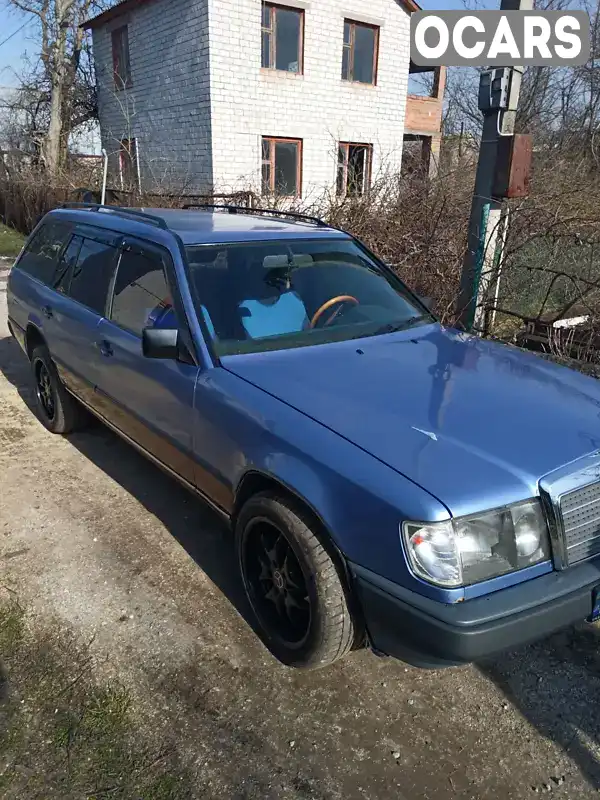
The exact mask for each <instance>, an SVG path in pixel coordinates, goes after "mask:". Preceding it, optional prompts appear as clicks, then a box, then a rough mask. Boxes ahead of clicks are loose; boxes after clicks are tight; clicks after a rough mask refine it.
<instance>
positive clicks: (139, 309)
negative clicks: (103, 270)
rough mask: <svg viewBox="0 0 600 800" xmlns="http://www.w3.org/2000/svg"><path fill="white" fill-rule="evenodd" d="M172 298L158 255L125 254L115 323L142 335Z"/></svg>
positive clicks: (117, 283)
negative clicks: (158, 310)
mask: <svg viewBox="0 0 600 800" xmlns="http://www.w3.org/2000/svg"><path fill="white" fill-rule="evenodd" d="M170 296H171V293H170V291H169V287H168V285H167V281H166V278H165V273H164V270H163V266H162V263H161V261H160V259H159V258H158V257H157V256H154V255H153V254H150V253H147V254H146V253H141V252H136V251H131V250H130V251H126V252H124V253H123V255H122V256H121V262H120V264H119V271H118V272H117V279H116V281H115V291H114V297H113V303H112V313H111V319H112V320H113V322H116V323H117V325H120V326H121V327H122V328H126V329H127V330H129V331H132V333H136V334H138V336H141V335H142V331H143V330H144V328H147V327H149V326H150V325H151V324H152V320H153V319H154V317H155V316H156V312H157V309H161V308H164V307H166V306H168V305H170V304H171V301H170Z"/></svg>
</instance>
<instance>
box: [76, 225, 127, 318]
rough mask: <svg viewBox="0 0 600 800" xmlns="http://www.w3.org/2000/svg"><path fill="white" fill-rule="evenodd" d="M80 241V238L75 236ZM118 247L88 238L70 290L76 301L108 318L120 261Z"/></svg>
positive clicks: (83, 244)
mask: <svg viewBox="0 0 600 800" xmlns="http://www.w3.org/2000/svg"><path fill="white" fill-rule="evenodd" d="M74 238H77V237H74ZM117 252H118V251H117V248H116V247H112V245H110V244H105V243H104V242H97V241H95V240H94V239H84V240H83V243H82V245H81V250H80V251H79V257H78V258H77V263H76V264H75V265H74V266H73V268H72V270H71V278H70V280H69V285H68V288H66V287H63V288H64V291H65V292H66V293H68V294H69V295H70V296H71V297H72V298H73V300H77V302H78V303H81V304H82V305H84V306H87V307H88V308H90V309H91V310H92V311H96V312H97V313H98V314H100V315H104V310H105V308H106V298H107V297H108V289H109V286H110V282H111V280H112V277H113V274H114V271H115V265H116V260H117Z"/></svg>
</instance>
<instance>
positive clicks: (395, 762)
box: [0, 263, 600, 800]
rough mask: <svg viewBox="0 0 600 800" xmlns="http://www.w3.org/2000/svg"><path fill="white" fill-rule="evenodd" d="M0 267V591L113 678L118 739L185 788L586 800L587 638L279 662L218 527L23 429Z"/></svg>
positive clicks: (95, 450) (169, 497) (593, 756)
mask: <svg viewBox="0 0 600 800" xmlns="http://www.w3.org/2000/svg"><path fill="white" fill-rule="evenodd" d="M7 272H8V264H7V263H4V264H0V587H4V590H5V591H6V590H10V593H11V595H14V594H16V596H17V597H18V600H19V603H20V604H21V605H22V606H23V607H25V608H27V609H31V613H33V614H34V615H35V616H36V618H38V619H39V620H42V622H43V621H44V620H47V623H48V626H49V628H48V629H49V630H54V629H57V628H56V626H58V627H59V628H60V630H61V631H62V633H61V634H60V635H61V636H63V635H67V636H68V637H71V640H72V641H73V642H74V643H79V644H76V645H74V646H77V647H78V646H79V645H81V646H82V647H83V646H85V647H86V648H89V651H90V652H91V653H92V654H93V655H94V658H95V659H96V662H97V664H98V670H99V672H100V674H101V677H102V679H103V680H104V679H105V680H107V681H108V680H118V681H119V684H120V685H123V686H125V687H127V690H128V691H129V692H130V693H131V698H132V700H131V713H132V714H133V717H134V719H135V724H136V735H137V736H138V737H139V738H140V740H142V739H148V740H153V741H159V740H161V739H164V740H165V741H167V740H168V741H169V742H170V743H171V744H172V746H173V747H174V748H175V750H176V755H177V759H178V764H180V765H181V769H183V770H185V772H186V775H187V776H189V777H190V784H189V785H190V787H191V788H190V789H189V792H190V796H192V797H198V798H240V799H241V798H260V799H261V800H263V799H265V800H267V799H268V800H270V799H271V798H273V799H275V798H277V799H279V798H282V799H287V798H294V799H298V800H300V799H302V800H305V799H307V798H318V800H334V799H337V798H340V799H341V798H344V800H353V799H354V798H388V797H389V798H392V797H393V798H397V800H403V799H404V798H405V799H406V800H418V799H420V798H490V799H492V798H502V800H507V799H508V798H527V797H529V796H535V795H537V794H550V793H551V794H552V795H553V796H556V797H558V798H588V797H597V796H598V792H599V791H600V748H599V738H598V737H599V732H600V714H599V713H598V709H599V707H600V706H599V700H600V656H599V653H598V645H599V639H598V636H599V631H598V629H597V628H595V627H591V626H582V627H581V628H580V629H578V630H576V631H570V632H567V633H563V634H560V635H557V636H554V637H552V638H551V639H550V640H547V641H545V642H543V643H541V644H539V645H536V646H533V647H530V648H527V649H524V650H521V651H519V652H515V653H510V654H507V655H504V656H502V657H499V658H495V659H493V660H490V661H489V662H488V663H485V664H480V665H477V666H472V667H465V668H461V669H453V670H446V671H420V670H416V669H413V668H410V667H406V666H405V665H404V664H402V663H400V662H396V661H393V660H390V659H380V658H377V657H375V656H373V655H371V654H370V653H368V652H358V653H355V654H353V655H352V656H351V657H350V658H348V659H346V660H345V661H343V662H341V663H340V664H338V665H336V666H334V667H333V668H330V669H329V670H327V671H323V672H313V673H298V672H295V671H292V670H290V669H286V668H284V667H282V666H280V665H279V664H278V663H276V662H275V661H274V660H273V658H272V657H271V656H270V655H269V654H268V653H267V652H266V651H265V649H264V648H263V646H262V645H261V643H260V641H259V640H258V638H257V637H256V635H255V634H254V632H253V630H252V628H251V626H250V624H249V623H248V621H247V618H248V616H249V615H248V610H247V607H246V605H245V603H244V601H243V597H242V596H241V594H240V588H239V582H238V578H237V574H236V570H235V566H234V561H233V551H232V544H231V540H230V537H229V535H228V532H227V531H226V530H225V529H224V528H223V525H222V523H220V522H219V521H218V520H217V519H216V518H215V517H214V516H213V514H212V513H211V512H210V511H209V510H208V509H206V508H205V507H203V506H202V504H201V503H199V502H198V501H197V500H195V499H194V498H193V497H191V496H189V495H188V494H187V493H186V492H185V490H183V489H182V488H181V487H179V486H178V485H177V484H176V483H174V482H173V481H172V480H171V479H169V478H168V477H166V476H164V475H163V474H162V473H161V472H160V471H158V470H157V469H156V468H155V467H154V466H152V465H151V464H150V463H148V462H146V461H145V460H144V459H143V458H142V457H141V456H139V455H138V454H137V453H136V452H134V451H133V450H132V449H131V448H130V447H129V446H127V445H126V444H124V443H123V442H121V441H120V440H119V439H118V438H117V437H116V436H114V435H113V434H112V433H110V432H109V431H108V430H105V429H104V428H103V427H102V426H100V425H99V424H98V425H94V426H92V428H91V429H90V430H89V431H86V432H85V433H80V434H77V435H73V436H70V437H68V438H60V437H54V436H52V435H51V434H49V433H47V432H46V431H45V429H44V428H43V427H42V426H41V425H40V424H39V423H38V421H37V420H36V418H35V416H34V415H33V413H32V411H31V410H30V407H31V403H32V397H31V393H30V388H29V367H28V364H27V362H26V359H25V358H24V357H23V355H22V354H21V352H20V350H19V349H18V346H17V345H16V343H14V342H13V340H12V339H11V338H10V337H9V334H8V330H7V327H6V306H5V298H4V294H5V287H6V277H7ZM57 635H59V634H57ZM86 652H87V651H86ZM2 655H3V654H2V653H0V659H2ZM78 658H80V656H78V657H77V658H74V659H73V665H72V667H71V669H72V670H73V671H75V670H76V668H77V664H78V663H80V662H79V661H78ZM63 669H64V671H65V672H66V673H67V675H66V677H67V678H69V677H70V676H69V674H68V673H69V669H70V667H69V663H68V662H67V663H65V664H64V665H63ZM6 677H7V681H8V684H9V686H10V680H11V675H10V671H8V674H7V676H6ZM73 678H74V679H76V675H73ZM26 700H27V698H25V699H24V700H23V701H22V702H26ZM0 701H1V695H0ZM32 757H33V756H32ZM1 767H2V764H1V763H0V768H1ZM48 788H49V789H50V787H48ZM46 794H47V796H51V795H52V796H54V794H53V792H51V791H47V793H46ZM32 796H33V795H32ZM37 796H38V795H36V797H37ZM39 796H40V797H42V796H44V794H43V793H41V794H40V795H39ZM64 796H65V797H66V796H67V794H66V793H65V794H64ZM78 796H80V795H78ZM98 796H100V795H98ZM106 796H109V795H106ZM110 796H114V795H112V794H111V795H110ZM131 796H132V797H133V796H134V795H131ZM161 796H167V795H161ZM169 796H170V795H169ZM22 800H29V798H28V797H23V798H22Z"/></svg>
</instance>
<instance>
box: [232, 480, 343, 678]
mask: <svg viewBox="0 0 600 800" xmlns="http://www.w3.org/2000/svg"><path fill="white" fill-rule="evenodd" d="M311 525H312V521H311V519H310V518H309V516H308V515H307V514H306V513H305V511H304V510H303V509H302V508H301V506H300V505H299V504H298V503H295V502H294V501H290V500H288V499H287V498H283V497H280V496H278V495H276V494H271V493H265V494H259V495H256V496H255V497H253V498H251V499H250V500H248V501H247V502H246V504H245V505H244V506H243V507H242V509H241V511H240V514H239V516H238V518H237V522H236V529H235V532H236V547H237V554H238V560H239V566H240V571H241V574H242V580H243V583H244V588H245V590H246V595H247V597H248V600H249V601H250V605H251V606H252V610H253V612H254V615H255V617H256V620H257V622H258V626H259V633H260V634H261V638H262V639H263V641H264V643H265V644H266V646H267V647H268V648H269V650H270V651H271V652H272V653H273V655H274V656H275V657H276V658H278V659H279V660H280V661H281V662H282V663H284V664H287V665H288V666H292V667H296V668H300V669H317V668H320V667H325V666H328V665H329V664H332V663H333V662H334V661H337V660H338V659H340V658H342V657H343V656H345V655H346V654H347V653H348V652H349V651H350V650H351V649H352V646H353V644H354V640H355V635H356V629H355V624H354V620H353V618H352V615H351V613H350V610H349V607H348V599H347V597H346V591H345V588H344V583H343V581H342V578H341V577H340V573H339V572H338V569H337V567H336V565H335V563H334V560H333V559H332V557H331V556H330V554H329V553H328V552H327V550H326V549H325V547H323V544H322V543H321V541H320V540H319V537H318V536H317V535H316V534H315V532H314V530H313V529H312V528H311Z"/></svg>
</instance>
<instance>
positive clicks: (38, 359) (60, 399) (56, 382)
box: [31, 345, 88, 434]
mask: <svg viewBox="0 0 600 800" xmlns="http://www.w3.org/2000/svg"><path fill="white" fill-rule="evenodd" d="M31 372H32V375H33V386H34V391H35V404H36V409H37V414H38V417H39V419H40V421H41V422H42V424H43V425H44V426H45V427H46V428H47V429H48V430H49V431H51V432H52V433H59V434H65V433H71V432H73V431H75V430H79V429H81V428H83V427H85V424H86V423H87V422H88V415H87V412H86V410H85V409H84V408H83V406H82V405H81V404H80V403H79V402H78V401H77V400H76V399H75V398H74V397H73V396H72V395H70V394H69V393H68V392H67V390H66V389H65V387H64V386H63V383H62V381H61V379H60V378H59V376H58V372H57V370H56V366H55V365H54V362H53V361H52V358H51V356H50V353H49V351H48V348H47V347H45V346H43V345H40V346H39V347H36V348H35V350H34V351H33V353H32V354H31Z"/></svg>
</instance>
